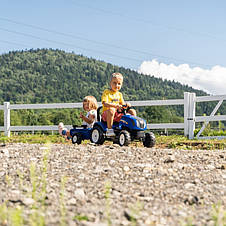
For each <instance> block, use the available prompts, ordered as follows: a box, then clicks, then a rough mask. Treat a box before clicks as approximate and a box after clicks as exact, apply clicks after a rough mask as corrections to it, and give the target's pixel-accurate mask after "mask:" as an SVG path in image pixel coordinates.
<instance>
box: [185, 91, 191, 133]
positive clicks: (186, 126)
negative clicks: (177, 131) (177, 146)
mask: <svg viewBox="0 0 226 226" xmlns="http://www.w3.org/2000/svg"><path fill="white" fill-rule="evenodd" d="M189 94H190V93H189V92H184V136H185V137H188V134H189V130H188V111H189Z"/></svg>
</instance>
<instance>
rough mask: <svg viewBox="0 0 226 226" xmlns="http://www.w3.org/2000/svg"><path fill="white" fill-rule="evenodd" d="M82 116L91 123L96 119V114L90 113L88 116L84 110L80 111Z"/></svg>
mask: <svg viewBox="0 0 226 226" xmlns="http://www.w3.org/2000/svg"><path fill="white" fill-rule="evenodd" d="M80 118H81V119H82V120H83V121H85V122H87V123H88V124H91V123H93V122H94V120H95V115H94V114H89V116H88V117H86V116H85V115H83V114H82V112H81V113H80Z"/></svg>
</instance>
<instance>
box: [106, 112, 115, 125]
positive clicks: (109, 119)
mask: <svg viewBox="0 0 226 226" xmlns="http://www.w3.org/2000/svg"><path fill="white" fill-rule="evenodd" d="M115 111H116V109H115V108H110V109H108V110H107V127H108V129H111V128H112V125H113V120H114V115H115Z"/></svg>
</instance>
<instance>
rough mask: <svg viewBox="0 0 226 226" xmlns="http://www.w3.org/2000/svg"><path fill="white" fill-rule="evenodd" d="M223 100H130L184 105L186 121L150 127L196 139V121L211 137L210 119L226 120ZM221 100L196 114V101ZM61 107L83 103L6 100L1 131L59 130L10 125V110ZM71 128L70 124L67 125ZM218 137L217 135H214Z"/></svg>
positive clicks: (188, 97)
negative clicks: (207, 128) (204, 112)
mask: <svg viewBox="0 0 226 226" xmlns="http://www.w3.org/2000/svg"><path fill="white" fill-rule="evenodd" d="M223 100H226V95H218V96H202V97H196V94H195V93H188V92H185V93H184V99H173V100H147V101H130V103H131V104H132V106H163V105H184V122H183V123H160V124H148V129H183V130H184V135H185V136H188V137H189V139H194V130H195V122H204V123H203V127H202V128H201V130H200V132H199V133H198V135H197V138H199V139H201V138H205V139H206V138H209V137H200V135H201V133H202V131H203V130H204V129H205V126H206V125H207V124H208V123H209V122H210V121H226V115H217V116H216V115H215V114H216V112H217V110H218V109H219V107H220V106H221V104H222V102H223ZM208 101H219V102H218V104H217V106H216V107H215V108H214V110H213V112H212V113H211V114H210V116H196V115H195V106H196V102H208ZM57 108H58V109H59V108H82V103H57V104H10V103H9V102H4V105H0V110H3V111H4V127H0V131H4V133H5V136H8V137H9V136H10V132H11V131H40V130H41V131H44V130H49V131H53V130H58V127H57V125H53V126H45V125H43V126H11V125H10V110H18V109H57ZM67 127H68V128H71V126H70V125H68V126H67ZM214 138H216V137H214ZM217 138H226V137H223V136H222V137H217Z"/></svg>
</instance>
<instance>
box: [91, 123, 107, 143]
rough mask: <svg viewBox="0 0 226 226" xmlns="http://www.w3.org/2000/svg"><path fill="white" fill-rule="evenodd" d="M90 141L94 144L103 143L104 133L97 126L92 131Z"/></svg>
mask: <svg viewBox="0 0 226 226" xmlns="http://www.w3.org/2000/svg"><path fill="white" fill-rule="evenodd" d="M90 141H91V142H92V143H95V144H103V143H104V132H103V130H102V129H101V128H100V127H99V126H96V127H94V128H93V129H92V132H91V137H90Z"/></svg>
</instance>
